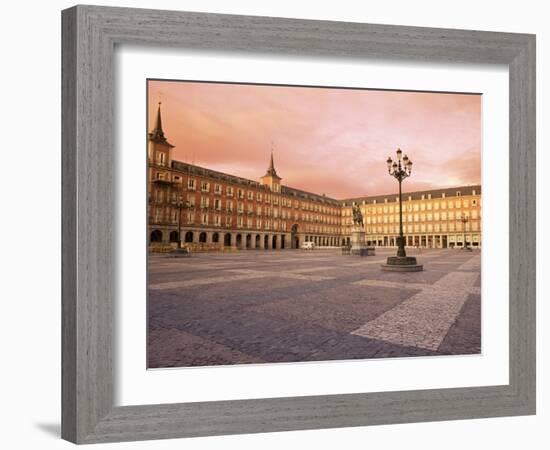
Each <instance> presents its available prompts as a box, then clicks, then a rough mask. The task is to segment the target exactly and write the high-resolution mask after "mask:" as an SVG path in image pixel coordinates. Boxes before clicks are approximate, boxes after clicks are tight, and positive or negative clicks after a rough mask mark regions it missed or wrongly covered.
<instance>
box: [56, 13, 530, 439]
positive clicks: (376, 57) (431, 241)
mask: <svg viewBox="0 0 550 450" xmlns="http://www.w3.org/2000/svg"><path fill="white" fill-rule="evenodd" d="M534 69H535V38H534V36H532V35H521V34H507V33H489V32H480V31H464V30H446V29H431V28H415V27H401V26H387V25H370V24H358V23H342V22H324V21H307V20H295V19H278V18H268V17H246V16H229V15H217V14H202V13H187V12H174V11H153V10H139V9H126V8H107V7H96V6H77V7H73V8H71V9H68V10H66V11H63V399H62V400H63V418H62V419H63V420H62V434H63V437H64V438H65V439H68V440H70V441H73V442H77V443H93V442H109V441H123V440H139V439H158V438H171V437H190V436H207V435H220V434H234V433H255V432H269V431H283V430H298V429H316V428H327V427H344V426H360V425H370V424H388V423H402V422H412V421H430V420H451V419H463V418H477V417H491V416H506V415H522V414H534V412H535V342H534V336H535V310H534V307H535V283H534V277H535V270H534V267H535V252H534V248H535V179H534V170H533V169H534V164H535V100H534V99H535V83H534V73H535V72H534ZM518 236H521V239H518ZM404 374H406V376H404Z"/></svg>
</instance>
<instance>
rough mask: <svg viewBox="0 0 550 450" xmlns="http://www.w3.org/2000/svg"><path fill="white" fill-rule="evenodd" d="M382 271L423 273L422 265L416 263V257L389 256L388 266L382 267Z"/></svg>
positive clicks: (383, 265)
mask: <svg viewBox="0 0 550 450" xmlns="http://www.w3.org/2000/svg"><path fill="white" fill-rule="evenodd" d="M381 267H382V270H386V271H391V272H421V271H422V270H424V266H423V265H422V264H418V263H417V262H416V258H415V257H414V256H388V259H387V260H386V264H382V265H381Z"/></svg>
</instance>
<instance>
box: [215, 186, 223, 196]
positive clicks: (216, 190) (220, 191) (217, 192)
mask: <svg viewBox="0 0 550 450" xmlns="http://www.w3.org/2000/svg"><path fill="white" fill-rule="evenodd" d="M214 193H215V194H221V193H222V186H221V185H220V184H215V185H214Z"/></svg>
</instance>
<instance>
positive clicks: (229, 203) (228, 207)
mask: <svg viewBox="0 0 550 450" xmlns="http://www.w3.org/2000/svg"><path fill="white" fill-rule="evenodd" d="M226 206H227V211H228V212H232V211H233V200H229V201H228V202H227V203H226Z"/></svg>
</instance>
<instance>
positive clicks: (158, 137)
mask: <svg viewBox="0 0 550 450" xmlns="http://www.w3.org/2000/svg"><path fill="white" fill-rule="evenodd" d="M160 105H161V102H159V106H158V109H157V117H156V119H155V128H153V131H151V132H150V133H149V139H150V140H151V141H155V142H159V143H161V144H168V145H171V144H169V143H168V141H167V140H166V136H164V130H163V129H162V117H161V115H160Z"/></svg>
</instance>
